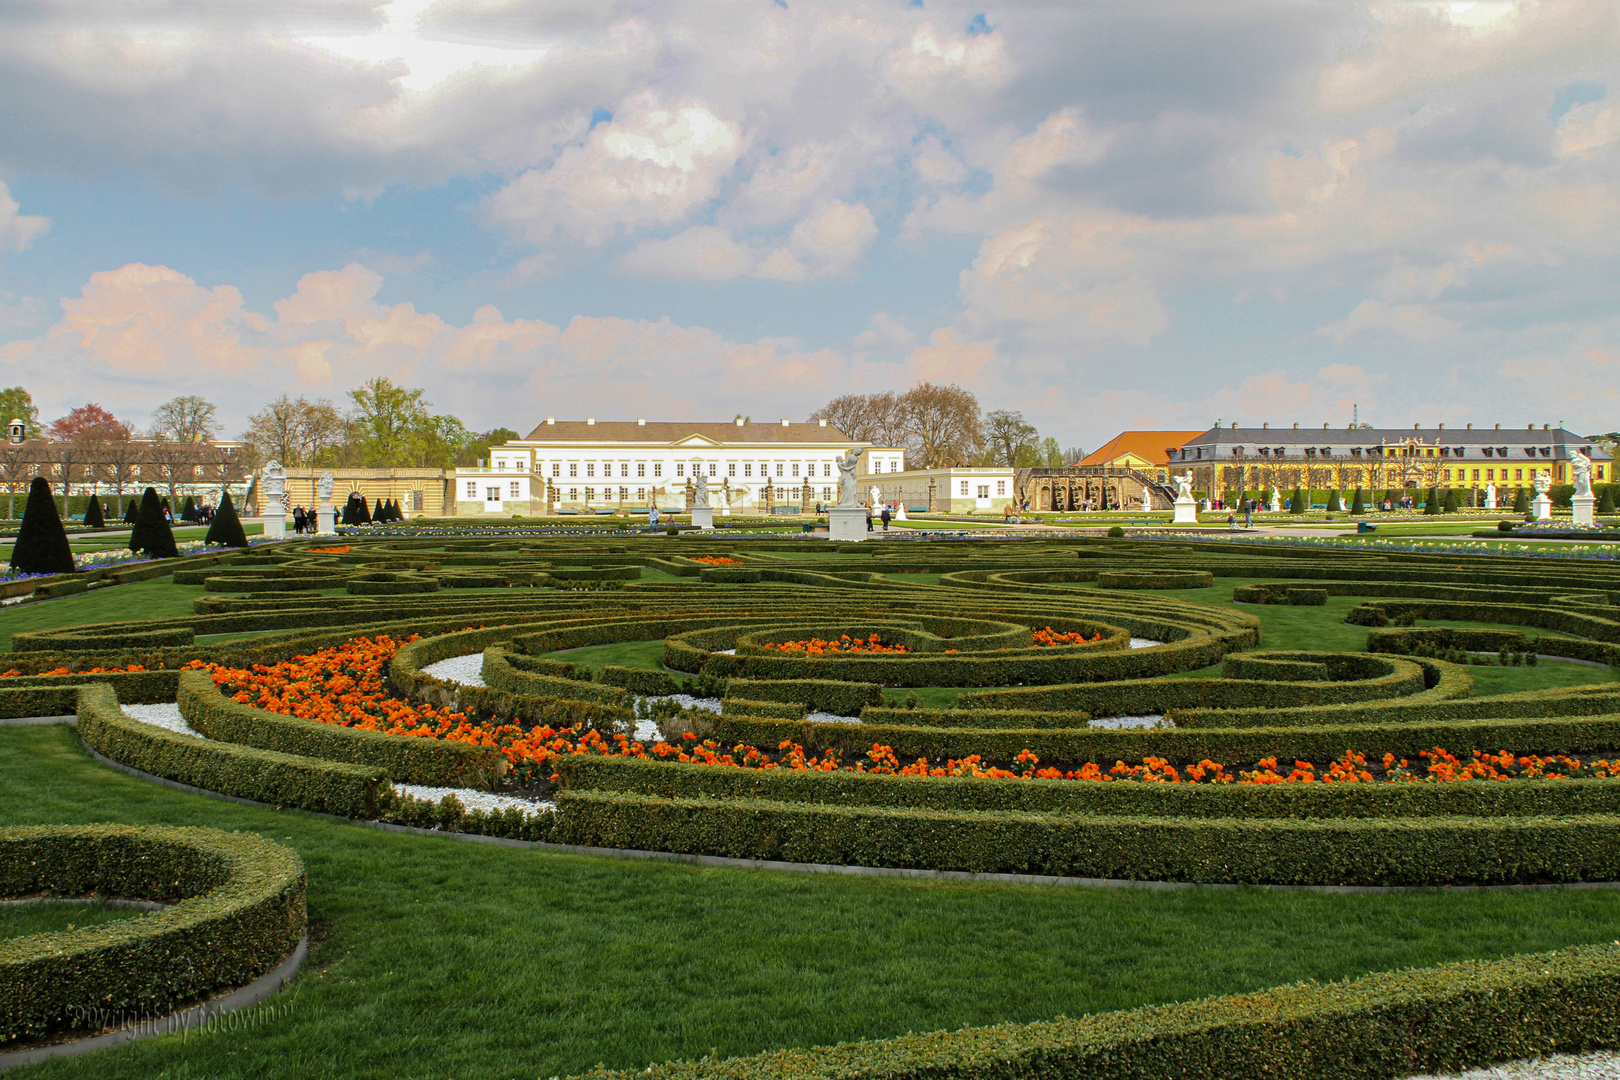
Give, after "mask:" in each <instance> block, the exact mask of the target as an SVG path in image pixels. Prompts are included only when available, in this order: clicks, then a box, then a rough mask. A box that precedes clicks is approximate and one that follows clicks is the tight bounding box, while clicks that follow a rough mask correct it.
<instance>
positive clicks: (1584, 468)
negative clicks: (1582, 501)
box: [1569, 450, 1592, 495]
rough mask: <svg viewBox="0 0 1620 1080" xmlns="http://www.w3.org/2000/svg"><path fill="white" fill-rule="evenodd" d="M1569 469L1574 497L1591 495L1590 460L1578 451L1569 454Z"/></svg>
mask: <svg viewBox="0 0 1620 1080" xmlns="http://www.w3.org/2000/svg"><path fill="white" fill-rule="evenodd" d="M1569 468H1570V472H1571V474H1572V479H1574V481H1575V494H1576V495H1591V494H1592V459H1591V458H1589V457H1587V456H1586V455H1585V454H1583V453H1581V452H1580V451H1579V450H1571V451H1570V452H1569Z"/></svg>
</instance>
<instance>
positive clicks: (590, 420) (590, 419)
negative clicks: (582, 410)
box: [585, 416, 596, 427]
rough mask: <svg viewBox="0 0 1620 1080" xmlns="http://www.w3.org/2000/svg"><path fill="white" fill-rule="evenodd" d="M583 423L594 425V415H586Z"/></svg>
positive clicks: (589, 425)
mask: <svg viewBox="0 0 1620 1080" xmlns="http://www.w3.org/2000/svg"><path fill="white" fill-rule="evenodd" d="M585 424H586V426H587V427H595V426H596V417H594V416H587V417H586V418H585Z"/></svg>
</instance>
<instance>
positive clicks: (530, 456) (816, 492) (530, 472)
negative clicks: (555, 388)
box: [453, 417, 904, 517]
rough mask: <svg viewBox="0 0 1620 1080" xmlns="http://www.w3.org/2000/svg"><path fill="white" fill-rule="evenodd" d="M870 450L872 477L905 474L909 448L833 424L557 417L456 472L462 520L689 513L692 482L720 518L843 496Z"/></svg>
mask: <svg viewBox="0 0 1620 1080" xmlns="http://www.w3.org/2000/svg"><path fill="white" fill-rule="evenodd" d="M851 448H856V449H860V450H861V451H862V455H861V458H862V465H863V471H869V472H899V471H900V470H901V468H902V467H903V463H904V451H902V450H899V449H893V448H887V447H877V446H873V445H872V444H871V443H867V442H859V441H857V440H854V439H851V438H850V437H849V436H848V435H846V434H844V433H843V432H842V431H840V430H838V429H837V428H836V427H832V426H830V425H829V424H828V423H827V422H826V421H824V420H823V421H818V422H814V423H803V424H795V423H790V422H789V421H787V420H782V421H780V422H779V423H774V424H770V423H752V422H749V421H747V420H743V419H740V418H739V419H737V420H734V421H731V422H730V423H726V422H721V423H691V422H686V421H673V422H670V421H649V420H646V419H637V420H634V421H598V420H596V419H594V418H588V419H585V420H558V419H556V418H555V417H547V418H546V419H545V421H544V422H542V423H541V424H539V425H538V426H536V427H535V429H534V430H533V431H531V432H529V434H528V436H527V437H526V438H523V439H514V440H513V441H511V442H508V443H505V444H503V445H501V446H493V447H491V448H490V454H489V460H488V461H487V462H483V463H480V464H479V465H478V466H476V467H474V468H459V469H457V470H455V480H454V485H453V487H454V494H455V513H456V514H457V515H459V516H477V515H481V514H482V515H500V516H502V517H511V516H513V515H523V516H532V515H542V514H548V513H561V514H578V513H612V512H619V511H645V510H646V509H647V507H648V506H649V505H652V504H654V503H656V505H657V506H658V508H659V509H660V510H666V511H668V510H677V511H679V510H685V509H687V507H688V506H689V505H690V503H689V499H690V497H691V491H692V486H693V480H694V479H695V478H698V477H701V478H702V479H703V480H705V481H706V482H707V483H708V487H709V503H710V505H711V506H712V507H713V508H714V509H715V511H716V512H717V513H722V512H724V511H725V510H727V509H735V510H738V511H740V512H746V513H769V512H771V511H772V510H774V509H776V508H778V507H781V506H784V505H792V506H797V507H801V508H805V507H813V506H814V505H815V504H816V503H818V502H819V503H831V502H834V501H836V499H837V497H838V466H837V461H838V458H839V457H840V456H841V455H842V454H843V453H844V452H845V451H847V450H849V449H851Z"/></svg>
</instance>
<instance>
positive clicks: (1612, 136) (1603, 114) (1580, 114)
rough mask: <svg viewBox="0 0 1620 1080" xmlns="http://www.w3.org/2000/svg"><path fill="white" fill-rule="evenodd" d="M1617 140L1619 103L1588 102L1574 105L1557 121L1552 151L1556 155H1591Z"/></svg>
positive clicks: (1618, 132)
mask: <svg viewBox="0 0 1620 1080" xmlns="http://www.w3.org/2000/svg"><path fill="white" fill-rule="evenodd" d="M1616 142H1620V105H1615V104H1611V103H1610V102H1608V101H1589V102H1587V103H1586V104H1585V105H1577V106H1575V107H1574V108H1573V109H1571V110H1569V112H1567V113H1565V114H1564V116H1563V118H1562V119H1561V120H1559V121H1558V140H1557V142H1556V143H1555V144H1554V150H1555V151H1556V152H1557V154H1558V156H1559V157H1566V158H1567V157H1578V158H1585V157H1592V156H1593V155H1594V154H1596V153H1597V152H1599V151H1602V150H1607V149H1609V148H1610V147H1613V146H1614V144H1615V143H1616Z"/></svg>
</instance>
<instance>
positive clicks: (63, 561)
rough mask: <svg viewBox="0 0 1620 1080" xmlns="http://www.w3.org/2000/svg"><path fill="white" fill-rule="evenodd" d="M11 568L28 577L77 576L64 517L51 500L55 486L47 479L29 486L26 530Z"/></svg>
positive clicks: (20, 532)
mask: <svg viewBox="0 0 1620 1080" xmlns="http://www.w3.org/2000/svg"><path fill="white" fill-rule="evenodd" d="M11 568H12V569H13V570H20V571H22V572H23V573H25V574H71V573H73V570H74V566H73V549H72V548H70V547H68V538H67V532H66V530H64V529H63V528H62V517H61V515H60V514H58V513H57V512H56V500H55V499H54V498H52V497H51V485H50V483H49V482H48V481H47V480H46V479H45V478H44V477H43V476H36V477H34V482H33V483H32V484H30V485H29V486H28V505H27V506H25V507H24V508H23V519H22V527H21V528H20V529H18V530H17V542H16V543H15V544H13V545H12V548H11Z"/></svg>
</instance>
